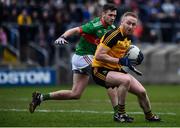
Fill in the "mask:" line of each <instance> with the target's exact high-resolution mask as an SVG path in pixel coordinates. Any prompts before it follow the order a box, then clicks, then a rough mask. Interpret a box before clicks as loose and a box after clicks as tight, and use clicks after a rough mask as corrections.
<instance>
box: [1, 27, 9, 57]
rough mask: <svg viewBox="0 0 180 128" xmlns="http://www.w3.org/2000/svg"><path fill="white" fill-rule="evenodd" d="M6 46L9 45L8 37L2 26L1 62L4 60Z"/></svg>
mask: <svg viewBox="0 0 180 128" xmlns="http://www.w3.org/2000/svg"><path fill="white" fill-rule="evenodd" d="M6 45H7V35H6V33H5V31H4V29H3V27H1V26H0V60H2V59H3V52H4V49H5V46H6Z"/></svg>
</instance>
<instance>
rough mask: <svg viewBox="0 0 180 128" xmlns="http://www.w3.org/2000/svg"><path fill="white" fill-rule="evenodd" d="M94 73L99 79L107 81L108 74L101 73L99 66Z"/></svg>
mask: <svg viewBox="0 0 180 128" xmlns="http://www.w3.org/2000/svg"><path fill="white" fill-rule="evenodd" d="M94 75H95V76H96V77H98V78H99V79H101V80H104V81H105V79H106V76H105V75H103V74H101V73H99V72H98V69H97V68H94Z"/></svg>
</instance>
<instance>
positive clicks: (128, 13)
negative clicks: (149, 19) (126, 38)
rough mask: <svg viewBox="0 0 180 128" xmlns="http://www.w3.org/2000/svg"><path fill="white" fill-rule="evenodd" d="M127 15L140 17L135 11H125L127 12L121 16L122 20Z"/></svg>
mask: <svg viewBox="0 0 180 128" xmlns="http://www.w3.org/2000/svg"><path fill="white" fill-rule="evenodd" d="M127 16H132V17H134V18H136V19H138V15H137V14H136V13H135V12H125V13H124V14H123V15H122V16H121V20H122V19H123V18H124V17H127Z"/></svg>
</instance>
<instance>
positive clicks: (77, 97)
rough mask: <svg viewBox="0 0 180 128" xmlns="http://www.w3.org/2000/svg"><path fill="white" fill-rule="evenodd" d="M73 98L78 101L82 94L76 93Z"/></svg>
mask: <svg viewBox="0 0 180 128" xmlns="http://www.w3.org/2000/svg"><path fill="white" fill-rule="evenodd" d="M72 98H73V99H75V100H78V99H80V98H81V94H80V93H74V94H73V95H72Z"/></svg>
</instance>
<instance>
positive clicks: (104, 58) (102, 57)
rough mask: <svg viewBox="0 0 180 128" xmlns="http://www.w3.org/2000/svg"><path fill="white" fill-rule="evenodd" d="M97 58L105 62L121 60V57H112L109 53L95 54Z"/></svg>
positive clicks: (116, 62)
mask: <svg viewBox="0 0 180 128" xmlns="http://www.w3.org/2000/svg"><path fill="white" fill-rule="evenodd" d="M95 59H96V60H97V61H103V62H106V63H114V64H118V62H119V58H115V57H111V56H109V55H108V54H99V55H95Z"/></svg>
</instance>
